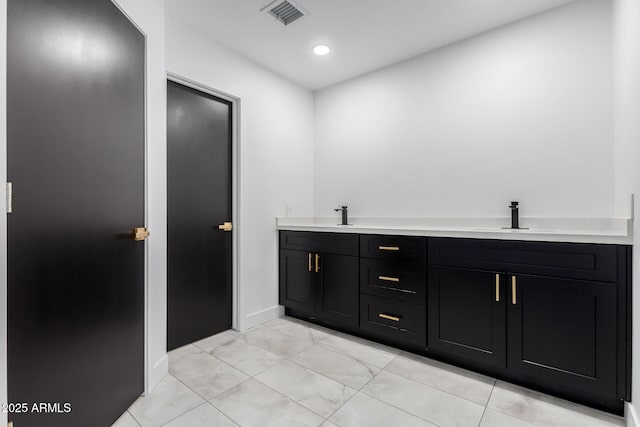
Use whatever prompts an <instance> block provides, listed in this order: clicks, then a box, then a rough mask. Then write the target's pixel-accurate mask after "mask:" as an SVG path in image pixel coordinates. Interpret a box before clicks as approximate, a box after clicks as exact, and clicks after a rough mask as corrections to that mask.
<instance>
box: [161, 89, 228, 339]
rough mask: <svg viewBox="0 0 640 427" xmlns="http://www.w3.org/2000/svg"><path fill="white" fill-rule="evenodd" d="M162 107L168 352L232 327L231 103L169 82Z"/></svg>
mask: <svg viewBox="0 0 640 427" xmlns="http://www.w3.org/2000/svg"><path fill="white" fill-rule="evenodd" d="M167 108H168V110H167V150H168V151H167V154H168V170H167V175H168V184H167V203H168V208H167V209H168V242H167V243H168V277H167V280H168V283H167V287H168V295H167V303H168V340H167V341H168V342H167V345H168V348H169V349H170V350H171V349H174V348H177V347H180V346H183V345H185V344H188V343H190V342H193V341H195V340H198V339H201V338H204V337H208V336H210V335H213V334H216V333H218V332H221V331H224V330H226V329H229V328H231V313H232V310H231V305H232V278H231V264H232V257H231V251H232V240H231V232H227V231H224V230H221V229H219V225H220V224H223V223H225V222H230V221H231V104H230V103H229V102H227V101H223V100H221V99H219V98H216V97H214V96H211V95H208V94H205V93H202V92H199V91H197V90H194V89H191V88H188V87H186V86H183V85H180V84H178V83H174V82H168V85H167ZM229 231H230V230H229Z"/></svg>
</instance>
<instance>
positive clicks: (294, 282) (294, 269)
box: [280, 250, 317, 315]
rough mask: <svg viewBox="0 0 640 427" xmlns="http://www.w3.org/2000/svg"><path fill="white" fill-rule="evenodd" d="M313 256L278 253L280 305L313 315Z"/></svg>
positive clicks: (314, 293)
mask: <svg viewBox="0 0 640 427" xmlns="http://www.w3.org/2000/svg"><path fill="white" fill-rule="evenodd" d="M313 261H314V259H313V254H311V253H309V252H302V251H289V250H281V251H280V304H282V305H284V306H285V307H288V308H291V309H293V310H296V311H300V312H302V313H305V314H309V315H315V312H316V310H315V305H316V292H317V290H316V288H317V286H316V283H317V281H316V280H315V273H314V265H313Z"/></svg>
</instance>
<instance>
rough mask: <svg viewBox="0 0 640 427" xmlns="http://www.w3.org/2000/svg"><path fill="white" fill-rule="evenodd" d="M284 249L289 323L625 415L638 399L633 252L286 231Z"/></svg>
mask: <svg viewBox="0 0 640 427" xmlns="http://www.w3.org/2000/svg"><path fill="white" fill-rule="evenodd" d="M280 247H281V251H280V292H281V294H280V295H281V297H280V301H281V303H282V304H283V305H284V306H285V307H286V308H287V311H288V313H289V314H292V315H300V316H302V317H305V318H307V319H309V320H312V321H318V322H320V323H326V324H327V325H328V326H331V325H332V324H333V325H337V326H338V328H339V329H342V330H344V331H347V332H350V333H353V334H356V335H360V336H363V337H365V338H369V339H374V340H377V341H381V342H383V343H386V344H390V345H395V346H397V347H401V348H403V349H407V350H410V351H413V352H416V353H419V354H423V355H426V356H429V357H433V358H436V359H440V360H443V361H446V362H449V363H453V364H456V365H459V366H462V367H465V368H468V369H473V370H476V371H479V372H482V373H485V374H488V375H491V376H494V377H497V378H500V379H503V380H507V381H511V382H514V383H517V384H520V385H523V386H527V387H531V388H535V389H537V390H540V391H543V392H546V393H551V394H554V395H557V396H560V397H563V398H567V399H571V400H574V401H578V402H580V403H584V404H588V405H590V406H594V407H597V408H601V409H604V410H608V411H610V412H614V413H618V414H620V413H622V411H623V404H624V401H625V400H630V399H631V395H630V381H629V377H630V366H631V360H630V359H631V353H630V349H631V342H630V329H631V326H630V318H631V317H630V314H631V310H630V302H631V288H630V285H629V283H630V279H631V277H630V275H631V265H630V263H631V247H630V246H625V245H607V244H583V243H558V242H529V241H505V240H489V239H459V238H426V237H415V236H389V235H369V234H363V235H357V234H341V233H307V232H290V231H282V232H281V233H280ZM316 255H318V256H319V260H320V261H319V262H320V264H319V271H318V272H316V268H317V265H316Z"/></svg>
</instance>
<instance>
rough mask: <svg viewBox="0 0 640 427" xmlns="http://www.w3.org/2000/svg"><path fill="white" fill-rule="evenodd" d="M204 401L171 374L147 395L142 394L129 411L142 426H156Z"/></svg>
mask: <svg viewBox="0 0 640 427" xmlns="http://www.w3.org/2000/svg"><path fill="white" fill-rule="evenodd" d="M202 403H204V400H203V399H202V398H201V397H200V396H198V395H197V394H196V393H195V392H194V391H193V390H191V389H189V387H187V386H186V385H184V384H182V383H181V382H180V381H178V380H177V379H176V378H174V377H173V376H171V375H167V376H165V377H164V379H163V380H162V381H160V384H158V385H157V386H156V388H155V389H153V392H152V393H151V394H149V395H148V396H142V397H140V398H139V399H138V400H136V402H135V403H134V404H133V405H132V406H131V408H129V412H130V413H131V415H133V417H134V418H135V419H136V421H137V422H138V424H140V425H141V426H142V427H156V426H160V425H162V424H164V423H166V422H167V421H170V420H172V419H174V418H176V417H178V416H180V415H182V414H184V413H185V412H187V411H189V410H191V409H193V408H195V407H196V406H199V405H201V404H202Z"/></svg>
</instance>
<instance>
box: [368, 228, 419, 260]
mask: <svg viewBox="0 0 640 427" xmlns="http://www.w3.org/2000/svg"><path fill="white" fill-rule="evenodd" d="M360 256H361V257H363V258H374V259H384V260H389V261H391V260H403V261H412V262H415V263H420V264H425V263H426V262H427V259H426V257H427V239H426V238H424V237H410V236H378V235H369V234H364V235H360Z"/></svg>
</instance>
